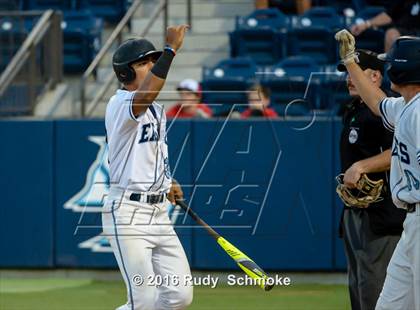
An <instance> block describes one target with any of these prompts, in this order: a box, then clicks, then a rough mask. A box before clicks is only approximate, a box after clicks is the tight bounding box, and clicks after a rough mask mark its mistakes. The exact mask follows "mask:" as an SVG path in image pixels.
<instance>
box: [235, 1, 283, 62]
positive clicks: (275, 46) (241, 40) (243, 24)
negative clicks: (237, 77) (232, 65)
mask: <svg viewBox="0 0 420 310" xmlns="http://www.w3.org/2000/svg"><path fill="white" fill-rule="evenodd" d="M288 25H289V18H288V17H287V16H286V15H284V14H283V13H281V12H280V11H279V10H277V9H264V10H255V11H254V12H252V13H251V14H250V15H248V16H245V17H238V16H237V17H236V27H235V31H233V32H231V33H230V34H229V35H230V47H231V57H251V58H252V59H253V60H254V61H255V62H256V63H258V64H261V65H267V64H268V65H272V64H274V63H276V62H278V61H279V60H280V59H281V58H283V57H284V56H285V55H286V48H287V46H286V44H287V37H286V35H285V34H286V29H287V27H288Z"/></svg>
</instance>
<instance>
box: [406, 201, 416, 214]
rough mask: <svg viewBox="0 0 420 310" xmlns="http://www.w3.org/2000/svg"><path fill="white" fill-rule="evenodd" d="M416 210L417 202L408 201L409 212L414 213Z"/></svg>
mask: <svg viewBox="0 0 420 310" xmlns="http://www.w3.org/2000/svg"><path fill="white" fill-rule="evenodd" d="M415 211H416V204H415V203H408V204H407V212H408V213H413V212H415Z"/></svg>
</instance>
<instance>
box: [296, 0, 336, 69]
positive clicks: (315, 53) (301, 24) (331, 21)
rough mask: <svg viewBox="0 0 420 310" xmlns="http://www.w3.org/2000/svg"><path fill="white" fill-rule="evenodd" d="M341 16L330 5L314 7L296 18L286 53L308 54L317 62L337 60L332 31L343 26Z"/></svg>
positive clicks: (324, 62)
mask: <svg viewBox="0 0 420 310" xmlns="http://www.w3.org/2000/svg"><path fill="white" fill-rule="evenodd" d="M343 27H344V23H343V20H342V18H341V17H340V16H339V15H338V14H337V13H336V11H335V9H334V8H331V7H315V8H313V9H311V10H308V11H307V12H306V13H305V14H303V15H302V16H299V17H298V19H297V23H296V25H295V26H294V27H293V28H292V29H291V30H290V31H289V33H288V35H289V40H288V41H289V44H288V46H289V49H288V55H290V56H294V55H303V56H310V57H312V58H313V59H314V60H316V61H317V62H318V63H319V64H327V63H334V62H336V61H337V58H338V56H337V44H336V41H335V40H334V33H335V32H336V31H337V30H339V29H341V28H343Z"/></svg>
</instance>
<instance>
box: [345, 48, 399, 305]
mask: <svg viewBox="0 0 420 310" xmlns="http://www.w3.org/2000/svg"><path fill="white" fill-rule="evenodd" d="M357 52H358V54H359V66H360V67H361V68H362V70H363V72H364V74H365V75H366V76H367V77H368V78H369V79H370V80H371V81H372V82H373V83H374V84H375V85H378V87H380V86H381V84H382V79H383V72H384V64H383V62H382V61H380V60H378V59H377V57H376V56H377V55H376V54H375V53H373V52H370V51H367V50H358V51H357ZM337 69H338V70H339V71H342V72H345V71H346V67H345V66H344V65H343V64H339V65H338V67H337ZM347 88H348V91H349V94H350V96H351V97H352V99H351V101H350V102H349V103H348V104H347V105H346V106H345V108H344V114H343V130H342V132H341V139H340V155H341V166H342V173H344V183H345V185H346V186H347V187H349V188H355V186H356V183H357V181H358V180H359V179H360V177H361V175H362V174H363V173H366V174H367V176H368V177H369V178H370V179H372V180H379V179H383V180H384V189H383V190H382V195H381V196H382V197H383V200H382V201H379V202H376V203H373V204H371V205H369V207H368V208H363V209H361V208H356V207H345V208H344V210H343V215H342V219H341V223H340V235H341V237H342V238H343V239H344V247H345V252H346V256H347V265H348V281H349V293H350V300H351V307H352V309H353V310H359V309H360V310H372V309H375V305H376V301H377V300H378V297H379V294H380V292H381V290H382V286H383V284H384V280H385V276H386V269H387V266H388V263H389V260H390V259H391V256H392V253H393V252H394V249H395V247H396V245H397V243H398V240H399V239H400V235H401V232H402V229H403V227H402V223H403V221H404V219H405V211H404V210H401V209H398V208H396V207H395V206H394V205H393V203H392V199H391V191H390V189H389V183H388V180H389V173H388V171H389V167H390V163H391V150H390V147H391V145H392V139H393V135H392V133H391V132H389V131H387V130H386V129H385V127H384V126H383V124H382V120H381V118H380V117H378V116H375V115H374V114H373V113H372V112H371V111H370V109H369V108H368V107H367V105H366V104H365V103H364V102H363V101H362V100H361V98H360V96H359V94H358V93H357V90H356V88H355V87H354V85H353V84H352V81H351V79H350V77H349V76H348V77H347Z"/></svg>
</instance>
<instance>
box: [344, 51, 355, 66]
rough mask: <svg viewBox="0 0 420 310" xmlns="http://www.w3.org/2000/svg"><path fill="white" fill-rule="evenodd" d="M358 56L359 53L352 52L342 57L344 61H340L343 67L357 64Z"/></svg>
mask: <svg viewBox="0 0 420 310" xmlns="http://www.w3.org/2000/svg"><path fill="white" fill-rule="evenodd" d="M358 56H359V53H356V52H352V53H350V54H348V55H346V57H344V59H342V61H341V62H342V63H343V64H344V65H348V64H349V63H351V62H355V63H359V57H358Z"/></svg>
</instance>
